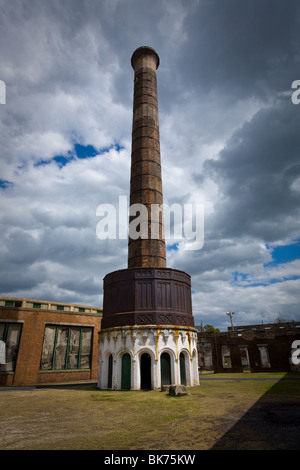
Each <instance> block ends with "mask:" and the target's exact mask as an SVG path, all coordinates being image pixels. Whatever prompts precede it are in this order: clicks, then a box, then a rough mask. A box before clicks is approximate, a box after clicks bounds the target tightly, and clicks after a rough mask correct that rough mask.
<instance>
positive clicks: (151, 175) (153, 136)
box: [128, 47, 166, 268]
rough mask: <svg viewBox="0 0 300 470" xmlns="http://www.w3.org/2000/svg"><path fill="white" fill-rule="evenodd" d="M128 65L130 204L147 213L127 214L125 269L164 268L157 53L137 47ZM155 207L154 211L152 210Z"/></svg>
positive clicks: (146, 48) (164, 251) (150, 49)
mask: <svg viewBox="0 0 300 470" xmlns="http://www.w3.org/2000/svg"><path fill="white" fill-rule="evenodd" d="M131 65H132V67H133V69H134V72H135V74H134V101H133V123H132V149H131V179H130V207H132V206H133V205H134V204H143V206H145V207H146V208H147V215H146V216H145V218H144V219H143V215H144V214H141V213H140V212H134V213H132V215H131V216H130V219H129V222H130V225H129V240H128V268H138V267H151V268H164V267H166V248H165V239H164V233H163V214H162V211H157V208H158V207H159V206H161V205H162V203H163V194H162V179H161V161H160V140H159V120H158V104H157V82H156V70H157V68H158V66H159V57H158V54H157V53H156V52H155V50H154V49H152V48H151V47H139V48H138V49H137V50H136V51H135V52H134V53H133V55H132V57H131ZM153 204H155V205H156V206H153ZM154 208H155V209H156V210H153V209H154ZM151 209H152V218H151ZM154 215H155V216H156V218H155V219H154V217H153V216H154ZM135 219H136V222H138V221H143V222H144V223H140V224H139V225H138V224H137V226H135V225H134V220H135ZM132 222H133V224H132V226H134V227H139V230H140V234H141V236H140V237H139V238H137V237H136V236H135V237H133V236H132V232H131V230H130V226H131V223H132ZM145 229H146V233H145Z"/></svg>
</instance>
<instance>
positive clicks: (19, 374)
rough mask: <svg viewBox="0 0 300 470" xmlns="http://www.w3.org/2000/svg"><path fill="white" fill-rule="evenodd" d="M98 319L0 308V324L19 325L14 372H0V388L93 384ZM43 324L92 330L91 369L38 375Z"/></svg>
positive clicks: (46, 311)
mask: <svg viewBox="0 0 300 470" xmlns="http://www.w3.org/2000/svg"><path fill="white" fill-rule="evenodd" d="M101 318H102V315H101V314H99V313H79V312H74V311H68V312H64V311H55V310H49V309H48V310H43V309H33V308H27V307H21V308H18V307H5V306H4V307H3V306H2V307H1V306H0V322H2V323H12V322H13V323H20V322H21V323H22V331H21V337H20V342H19V349H18V355H17V360H16V365H15V370H14V372H3V371H2V372H1V371H0V385H8V386H21V385H36V384H44V383H57V382H65V381H73V380H90V379H95V380H97V376H98V351H99V345H98V333H99V331H100V328H101ZM46 324H53V325H58V326H59V325H66V326H74V327H80V326H85V327H92V328H93V340H92V352H91V368H90V369H89V370H86V369H83V370H66V371H40V361H41V354H42V347H43V340H44V331H45V325H46Z"/></svg>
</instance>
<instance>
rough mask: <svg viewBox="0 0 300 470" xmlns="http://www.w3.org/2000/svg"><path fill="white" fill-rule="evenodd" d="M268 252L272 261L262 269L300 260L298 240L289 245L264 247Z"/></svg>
mask: <svg viewBox="0 0 300 470" xmlns="http://www.w3.org/2000/svg"><path fill="white" fill-rule="evenodd" d="M266 247H267V249H268V250H271V254H272V258H273V260H272V261H270V262H269V263H266V264H264V267H268V266H276V265H277V264H282V263H290V262H291V261H295V260H296V259H300V239H297V240H295V243H291V244H290V245H278V246H272V245H268V244H267V245H266Z"/></svg>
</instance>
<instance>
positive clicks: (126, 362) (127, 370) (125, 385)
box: [121, 353, 131, 390]
mask: <svg viewBox="0 0 300 470" xmlns="http://www.w3.org/2000/svg"><path fill="white" fill-rule="evenodd" d="M130 387H131V358H130V355H129V354H128V353H126V354H123V356H122V375H121V389H122V390H130Z"/></svg>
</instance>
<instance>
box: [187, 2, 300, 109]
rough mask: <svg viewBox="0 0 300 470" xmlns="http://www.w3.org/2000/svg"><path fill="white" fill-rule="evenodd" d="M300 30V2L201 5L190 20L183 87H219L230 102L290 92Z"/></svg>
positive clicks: (293, 77)
mask: <svg viewBox="0 0 300 470" xmlns="http://www.w3.org/2000/svg"><path fill="white" fill-rule="evenodd" d="M299 26H300V5H299V2H298V1H297V0H291V1H288V2H283V1H280V0H279V1H276V0H275V1H274V0H252V1H251V2H246V1H241V0H228V1H225V2H223V1H219V0H203V1H201V2H200V3H199V8H198V10H197V14H194V15H190V16H188V17H187V18H186V20H185V28H186V30H187V31H188V34H189V41H188V42H186V43H185V45H184V46H183V47H182V49H181V51H180V63H181V65H182V70H183V73H182V86H184V85H187V86H192V87H197V88H198V90H199V91H200V92H208V91H210V90H212V89H214V88H218V89H219V91H220V93H226V95H228V99H229V100H230V99H235V100H238V99H243V98H246V97H247V96H262V97H265V96H268V95H269V93H270V90H271V91H272V90H278V91H279V90H286V89H287V88H288V87H290V84H291V83H292V81H293V80H294V79H295V67H296V63H297V62H298V65H299V60H300V59H299ZM297 57H298V58H297Z"/></svg>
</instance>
